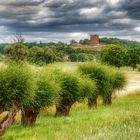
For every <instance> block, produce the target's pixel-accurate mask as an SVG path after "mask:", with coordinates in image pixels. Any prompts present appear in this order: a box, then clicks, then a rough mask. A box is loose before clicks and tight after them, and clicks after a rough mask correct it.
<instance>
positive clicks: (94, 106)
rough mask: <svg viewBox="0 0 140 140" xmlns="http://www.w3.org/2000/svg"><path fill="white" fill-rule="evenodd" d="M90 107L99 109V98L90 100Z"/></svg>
mask: <svg viewBox="0 0 140 140" xmlns="http://www.w3.org/2000/svg"><path fill="white" fill-rule="evenodd" d="M88 107H89V108H96V107H97V98H89V99H88Z"/></svg>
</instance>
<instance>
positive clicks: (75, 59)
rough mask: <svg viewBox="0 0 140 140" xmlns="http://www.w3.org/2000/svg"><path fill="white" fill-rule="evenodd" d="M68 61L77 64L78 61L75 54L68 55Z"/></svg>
mask: <svg viewBox="0 0 140 140" xmlns="http://www.w3.org/2000/svg"><path fill="white" fill-rule="evenodd" d="M69 60H70V61H71V62H77V61H78V56H77V54H70V55H69Z"/></svg>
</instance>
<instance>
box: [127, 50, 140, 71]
mask: <svg viewBox="0 0 140 140" xmlns="http://www.w3.org/2000/svg"><path fill="white" fill-rule="evenodd" d="M125 61H126V65H127V66H131V67H132V68H133V69H135V68H136V67H137V64H140V48H131V49H128V51H127V53H126V57H125Z"/></svg>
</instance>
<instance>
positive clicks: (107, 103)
mask: <svg viewBox="0 0 140 140" xmlns="http://www.w3.org/2000/svg"><path fill="white" fill-rule="evenodd" d="M103 104H104V105H111V104H112V97H108V98H106V99H103Z"/></svg>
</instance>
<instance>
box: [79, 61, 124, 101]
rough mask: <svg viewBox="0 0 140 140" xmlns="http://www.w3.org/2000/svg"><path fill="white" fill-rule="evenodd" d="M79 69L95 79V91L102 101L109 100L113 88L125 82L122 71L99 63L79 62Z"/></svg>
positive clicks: (119, 87) (118, 87)
mask: <svg viewBox="0 0 140 140" xmlns="http://www.w3.org/2000/svg"><path fill="white" fill-rule="evenodd" d="M79 71H80V72H81V73H82V74H83V75H87V76H89V77H90V78H91V79H92V80H95V82H96V87H97V90H96V92H97V93H98V95H100V96H101V97H102V98H103V100H104V101H105V100H111V97H112V94H113V92H114V90H116V89H121V88H123V87H124V85H125V83H126V78H125V76H124V74H123V73H121V72H119V71H115V70H114V69H112V68H111V67H108V66H104V65H101V64H93V63H85V64H80V65H79ZM109 102H111V101H109Z"/></svg>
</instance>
